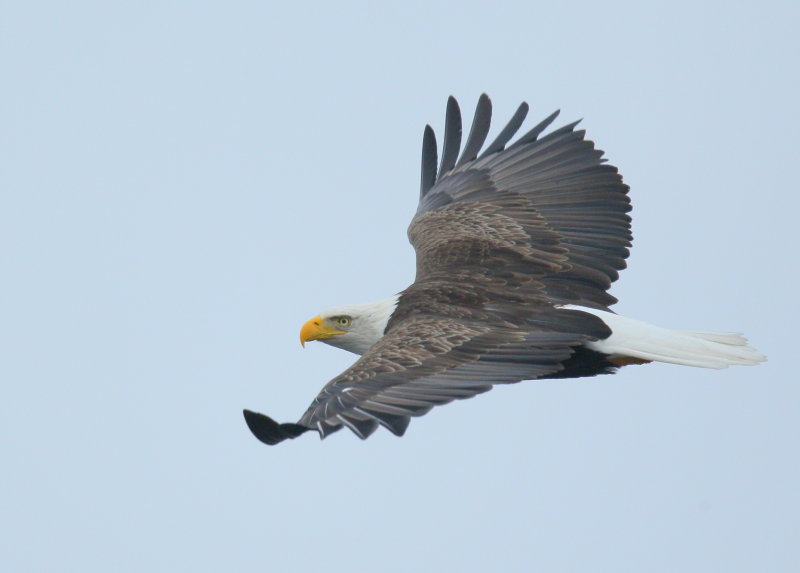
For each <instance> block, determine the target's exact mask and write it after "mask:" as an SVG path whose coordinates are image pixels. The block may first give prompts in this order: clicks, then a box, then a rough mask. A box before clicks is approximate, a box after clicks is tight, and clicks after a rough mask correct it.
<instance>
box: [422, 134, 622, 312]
mask: <svg viewBox="0 0 800 573" xmlns="http://www.w3.org/2000/svg"><path fill="white" fill-rule="evenodd" d="M575 125H576V124H570V125H567V126H564V127H562V128H560V129H558V130H556V131H554V132H552V133H550V134H549V135H546V136H544V137H542V138H541V139H536V138H535V137H536V136H537V133H534V134H533V139H530V138H529V137H528V136H526V137H525V138H523V139H522V140H520V142H517V143H515V144H514V145H512V146H511V147H510V148H509V149H506V150H499V151H497V152H496V153H493V154H489V155H484V156H481V158H480V159H478V160H476V161H472V162H469V163H465V164H463V165H460V166H459V167H458V168H456V169H455V170H453V171H450V172H448V173H443V174H440V177H439V178H438V179H437V181H436V183H435V185H434V186H433V187H432V188H431V189H430V191H429V192H428V193H427V194H426V195H425V196H424V197H423V198H422V199H421V200H420V204H419V208H418V210H417V215H416V216H415V217H414V219H413V220H412V222H411V225H410V227H409V238H410V240H411V243H412V245H413V246H414V247H415V249H416V250H417V270H418V273H417V280H421V279H424V277H425V274H426V273H430V272H435V271H436V270H437V269H438V268H446V267H448V266H450V262H449V261H450V259H449V258H448V255H447V254H446V253H445V252H444V251H436V250H430V249H426V248H421V247H424V245H423V244H422V243H421V242H420V241H419V239H418V238H419V237H426V241H427V242H428V243H430V242H432V241H438V242H439V243H442V244H446V243H453V244H470V245H471V247H472V248H473V249H478V250H482V252H483V253H484V255H485V256H484V257H483V259H482V261H481V262H480V264H483V265H484V266H485V267H486V268H487V269H488V270H489V272H494V271H499V270H500V269H502V268H504V265H503V262H504V261H503V260H502V257H500V258H495V257H493V256H492V255H491V253H490V252H487V251H491V249H492V246H493V245H497V244H501V243H503V242H504V241H506V242H513V243H514V244H515V248H517V249H519V246H520V244H521V243H527V244H528V245H530V246H531V247H532V248H535V249H545V250H546V251H547V253H548V256H547V258H548V259H550V260H549V261H547V262H546V261H542V260H539V261H537V262H534V263H532V264H530V265H529V266H527V272H528V273H529V274H531V275H533V276H536V277H538V278H539V279H540V281H541V285H542V288H543V289H544V292H546V293H547V295H548V297H549V298H550V300H551V301H552V302H553V303H558V304H567V303H572V304H583V305H587V306H594V307H599V308H607V307H608V306H610V305H612V304H613V303H614V302H616V299H615V298H614V297H612V296H611V295H609V294H608V293H607V292H606V290H607V289H608V288H609V286H610V285H611V283H612V282H613V281H614V280H616V279H617V278H618V276H619V271H620V270H621V269H623V268H625V259H626V258H627V256H628V247H630V245H631V240H632V235H631V232H630V217H629V216H628V214H627V213H628V212H629V211H630V200H629V199H628V196H627V192H628V186H627V185H625V184H624V183H622V177H621V176H620V175H619V173H618V172H617V169H616V167H613V166H611V165H608V164H604V159H603V152H602V151H600V150H597V149H595V147H594V143H593V142H591V141H589V140H586V139H585V138H584V135H585V133H584V131H582V130H578V131H576V130H575ZM445 143H446V142H445ZM514 201H516V202H517V205H518V206H519V207H518V208H517V209H516V210H508V209H506V208H505V206H506V205H508V204H510V203H513V202H514ZM492 208H495V212H501V213H502V214H503V216H504V217H506V218H508V219H510V220H508V219H504V220H503V221H502V223H501V224H498V222H497V220H493V221H487V225H485V226H476V225H471V224H464V225H461V226H459V225H458V220H456V219H455V218H454V219H453V220H452V221H451V222H450V224H448V225H441V220H442V219H444V218H445V217H447V216H448V215H450V214H451V213H455V212H457V213H459V215H460V218H461V220H462V221H471V220H474V219H476V218H478V217H480V216H481V215H482V214H485V213H487V212H489V211H491V210H492ZM437 213H438V214H439V215H440V216H438V217H437V216H435V215H434V214H437ZM487 228H488V229H490V231H489V232H488V233H487V232H486V229H487ZM520 231H522V232H524V234H526V235H527V236H522V235H521V234H520ZM479 245H483V247H482V248H481V247H480V246H479ZM557 255H560V256H557ZM420 271H422V273H420Z"/></svg>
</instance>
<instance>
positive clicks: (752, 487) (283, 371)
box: [0, 1, 800, 573]
mask: <svg viewBox="0 0 800 573" xmlns="http://www.w3.org/2000/svg"><path fill="white" fill-rule="evenodd" d="M288 4H289V3H283V4H282V5H280V6H278V5H277V4H276V3H265V2H251V1H232V2H226V3H207V2H159V3H155V2H137V3H132V2H111V3H109V2H80V1H79V2H71V3H61V2H3V3H2V4H0V64H1V65H2V69H3V85H4V87H3V89H2V90H0V126H2V128H0V200H1V201H2V209H0V218H1V219H2V220H1V221H0V261H2V275H0V276H2V281H0V317H2V318H1V319H0V324H2V326H0V348H2V351H1V353H0V357H1V358H0V380H1V384H2V386H1V387H2V399H0V458H1V459H2V472H0V569H2V570H3V571H14V572H38V571H48V572H51V571H59V572H61V571H64V572H71V571H76V572H78V571H79V572H94V571H118V572H128V571H130V572H134V571H136V572H139V571H169V572H175V571H192V572H206V571H208V572H217V571H230V570H243V569H249V570H265V571H298V572H305V571H320V570H324V571H326V572H329V573H337V572H340V571H342V572H344V571H348V572H349V571H371V570H378V571H382V572H387V573H391V572H399V571H461V572H472V571H475V572H479V571H480V572H483V571H507V572H529V571H548V572H556V573H561V572H606V571H608V572H615V573H624V572H639V571H648V572H651V573H660V572H673V571H681V572H684V573H686V572H708V571H725V572H727V573H732V572H750V571H770V572H782V571H793V570H794V567H796V565H797V563H798V561H800V548H799V547H798V543H797V538H798V533H799V532H800V518H798V516H800V493H799V488H798V487H797V484H798V483H800V460H799V459H798V451H797V443H798V439H800V416H798V408H797V404H798V398H800V390H798V376H797V373H796V357H797V350H796V348H795V344H796V341H797V333H796V330H795V328H796V325H797V323H798V318H800V312H798V310H799V309H798V303H797V299H798V297H797V296H796V294H795V293H794V292H793V289H794V288H795V287H794V285H795V284H796V279H797V269H796V261H797V253H796V249H797V247H798V230H797V228H798V225H797V222H796V214H797V212H798V207H800V201H798V188H797V177H796V173H795V170H796V166H797V160H798V155H797V133H798V129H800V122H799V121H798V113H797V102H798V101H800V87H799V83H800V82H799V81H798V80H799V76H798V60H797V55H798V54H800V40H798V35H797V33H796V30H795V23H796V22H797V20H798V17H800V8H798V5H797V3H794V2H758V3H756V2H739V3H733V4H732V3H728V2H680V1H679V2H652V3H640V2H636V3H634V2H629V3H625V2H603V3H598V2H575V3H535V2H527V1H526V2H506V1H499V2H493V3H488V2H486V3H480V4H478V3H473V4H470V3H448V2H436V1H427V2H407V3H403V4H399V3H391V4H390V3H372V2H350V1H343V2H336V3H316V2H305V3H297V4H295V5H291V6H290V5H288ZM556 4H558V5H556ZM482 92H487V93H488V94H489V95H490V96H491V97H492V100H493V103H494V113H495V118H496V124H495V126H494V128H493V130H492V132H491V133H490V136H489V137H490V139H491V138H492V137H493V134H495V133H497V130H498V125H497V124H504V123H505V121H506V120H507V119H508V118H509V117H510V115H511V114H512V113H513V111H514V110H515V109H516V107H517V105H518V104H519V103H520V102H521V101H522V100H525V101H527V102H528V103H529V104H530V105H531V113H530V115H529V120H528V123H527V125H533V122H534V121H538V119H540V118H542V117H544V116H546V115H547V114H549V113H550V112H551V111H553V110H554V109H561V111H562V113H561V117H560V118H559V120H558V122H557V123H559V122H560V124H563V123H567V122H569V121H572V120H576V119H581V118H583V122H582V126H583V127H584V128H585V129H586V130H587V133H588V137H589V138H591V139H593V140H594V141H595V142H596V143H597V145H598V147H600V148H601V149H604V150H605V151H606V153H607V157H608V158H609V160H610V161H611V163H613V164H614V165H616V166H618V167H619V169H620V171H621V173H622V174H623V175H624V178H625V182H626V183H628V184H629V185H630V186H631V197H632V200H633V205H634V210H633V212H632V215H633V218H634V222H633V231H634V236H635V241H634V247H633V249H632V253H631V257H630V258H629V261H628V262H629V266H628V269H627V270H626V271H624V272H623V273H622V276H621V279H620V280H619V281H618V282H617V283H615V285H614V286H613V288H612V291H611V292H612V293H613V294H614V295H615V296H617V297H618V298H619V299H620V302H619V304H618V305H617V306H616V307H615V310H616V311H617V312H619V313H620V314H624V315H627V316H631V317H634V318H638V319H641V320H646V321H649V322H653V323H655V324H659V325H661V326H665V327H671V328H679V329H687V330H703V331H722V332H726V331H739V332H743V333H745V334H746V335H747V336H748V338H749V339H750V341H751V343H752V344H753V346H755V347H756V348H758V349H759V350H760V351H761V352H762V353H764V354H766V355H768V356H769V361H768V362H767V363H765V364H762V365H760V366H757V367H736V368H730V369H727V370H721V371H716V370H705V369H694V368H686V367H680V366H674V365H666V364H653V365H648V366H638V367H633V366H632V367H628V368H626V369H623V370H622V371H621V372H620V373H619V374H617V375H616V376H605V377H597V378H590V379H581V380H560V381H540V382H537V381H531V382H523V383H520V384H516V385H512V386H506V387H500V388H496V389H495V390H493V391H492V392H489V393H488V394H484V395H481V396H479V397H477V398H475V399H472V400H467V401H463V402H458V403H454V404H450V405H448V406H446V407H443V408H437V409H435V410H433V411H432V412H431V413H429V414H428V415H427V416H425V417H423V418H419V419H414V420H412V423H411V425H410V427H409V430H408V432H407V434H406V435H405V436H404V437H403V438H396V437H395V436H393V435H391V434H389V433H388V432H386V431H384V430H379V431H378V432H377V433H376V434H375V435H373V436H372V437H371V438H370V439H369V440H367V441H361V440H359V439H357V438H356V437H355V436H354V435H352V434H349V433H347V432H345V431H343V432H340V433H338V434H335V435H333V436H331V437H330V438H328V439H326V440H324V441H320V440H319V439H318V438H317V437H316V436H315V435H312V434H307V435H305V436H302V437H301V438H299V439H297V440H294V441H291V442H287V443H283V444H281V445H279V446H276V447H273V448H269V447H266V446H264V445H263V444H261V443H259V442H258V441H257V440H256V439H254V438H253V436H252V435H251V434H250V432H249V431H248V430H247V428H246V426H245V424H244V421H243V419H242V413H241V412H242V409H243V408H249V409H253V410H256V411H261V412H264V413H266V414H268V415H270V416H272V417H274V418H276V419H278V420H280V421H287V422H288V421H294V420H296V419H297V418H298V417H299V416H300V415H301V414H302V413H303V411H304V410H305V408H306V407H307V405H308V404H309V403H310V401H311V400H312V399H313V398H314V396H315V395H316V393H317V392H318V390H319V389H320V388H321V387H322V386H323V385H324V384H325V383H326V382H327V381H328V380H330V379H331V378H333V377H334V376H335V375H337V374H338V373H339V372H341V371H342V370H344V369H345V368H346V367H347V366H348V365H349V364H350V363H351V362H352V361H353V359H354V357H353V355H350V354H348V353H345V352H343V351H341V350H337V349H334V348H330V347H327V346H325V345H323V344H309V345H307V347H306V348H305V349H303V348H301V347H300V344H299V340H298V332H299V328H300V326H301V324H302V323H303V322H304V321H305V320H306V319H308V318H310V317H312V316H314V315H315V314H316V313H318V312H319V311H320V310H322V309H324V308H326V307H329V306H333V305H338V304H349V303H358V302H366V301H371V300H377V299H381V298H384V297H387V296H389V295H391V294H394V293H396V292H398V291H400V290H402V289H403V288H405V287H406V286H407V285H408V284H410V283H411V282H412V281H413V275H414V253H413V250H412V249H411V247H410V245H409V244H408V242H407V239H406V235H405V231H406V228H407V226H408V223H409V221H410V219H411V217H412V215H413V213H414V211H415V209H416V202H417V197H418V190H419V157H420V146H421V139H422V132H423V128H424V126H425V124H426V123H430V124H431V125H432V126H433V127H434V128H435V129H436V130H437V132H439V133H441V130H442V127H443V124H444V110H445V103H446V99H447V97H448V96H449V95H451V94H452V95H454V96H456V97H457V98H458V99H459V101H460V102H461V105H462V108H463V109H464V111H465V115H469V114H470V113H471V111H472V109H473V108H474V105H475V102H476V101H477V98H478V96H479V95H480V94H481V93H482Z"/></svg>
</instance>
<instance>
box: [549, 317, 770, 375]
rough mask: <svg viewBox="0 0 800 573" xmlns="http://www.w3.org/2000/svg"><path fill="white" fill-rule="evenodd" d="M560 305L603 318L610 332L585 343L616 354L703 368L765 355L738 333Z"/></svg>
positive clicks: (751, 360)
mask: <svg viewBox="0 0 800 573" xmlns="http://www.w3.org/2000/svg"><path fill="white" fill-rule="evenodd" d="M563 308H568V309H571V310H582V311H583V312H588V313H591V314H593V315H595V316H597V317H599V318H600V319H602V321H603V322H605V323H606V324H607V325H608V327H609V328H610V329H611V336H609V337H608V338H606V339H605V340H598V341H596V342H589V343H587V344H586V346H587V347H588V348H590V349H592V350H596V351H597V352H602V353H603V354H609V355H611V356H612V357H615V358H621V357H633V358H640V359H642V360H653V361H656V362H670V363H672V364H684V365H686V366H700V367H702V368H727V367H728V366H734V365H752V364H758V363H759V362H763V361H765V360H766V359H767V357H766V356H763V355H761V354H759V353H758V352H757V351H756V350H755V349H754V348H751V347H750V346H748V345H747V339H746V338H745V337H744V336H742V335H741V334H738V333H716V332H689V331H686V330H669V329H667V328H661V327H659V326H654V325H652V324H648V323H646V322H642V321H640V320H634V319H632V318H625V317H624V316H619V315H618V314H614V313H612V312H605V311H602V310H596V309H593V308H585V307H582V306H575V305H566V306H564V307H563Z"/></svg>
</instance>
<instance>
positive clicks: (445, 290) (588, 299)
mask: <svg viewBox="0 0 800 573" xmlns="http://www.w3.org/2000/svg"><path fill="white" fill-rule="evenodd" d="M527 109H528V108H527V105H526V104H522V105H521V106H520V107H519V109H518V110H517V113H516V114H515V115H514V117H513V118H512V119H511V121H510V122H509V123H508V125H507V126H506V127H505V128H504V129H503V130H502V131H501V133H500V134H499V135H498V136H497V137H496V138H495V140H494V141H493V142H492V143H491V144H490V145H489V146H488V147H487V148H486V150H484V152H483V154H482V155H480V156H478V154H479V153H480V150H481V148H482V147H483V143H484V141H485V139H486V136H487V134H488V131H489V120H490V117H491V102H490V101H489V98H488V97H486V96H485V95H483V96H481V98H480V100H479V102H478V108H477V110H476V115H475V119H474V121H473V125H472V129H471V130H470V134H469V136H468V138H467V142H466V144H465V146H464V151H463V153H462V155H461V158H460V159H459V148H460V143H461V113H460V111H459V108H458V104H457V103H456V101H455V99H453V98H450V100H449V101H448V108H447V121H446V126H445V140H444V146H443V151H442V158H441V165H440V166H439V169H438V175H437V165H436V164H437V154H436V139H435V136H434V133H433V130H432V129H431V128H430V126H428V127H426V129H425V135H424V139H423V157H422V177H421V190H420V195H421V197H420V204H419V209H418V211H417V215H416V216H415V217H414V219H413V221H412V222H411V226H410V227H409V238H410V240H411V243H412V245H414V247H415V249H416V251H417V278H416V281H415V283H414V284H413V285H411V287H409V288H408V289H406V290H405V291H404V292H403V293H402V295H401V297H400V300H399V303H398V306H397V309H396V310H395V312H394V314H393V315H392V318H391V319H390V321H389V324H388V325H387V328H386V332H385V334H384V336H383V338H382V339H381V340H380V341H378V342H377V343H376V344H375V345H374V346H373V347H372V348H371V349H370V350H369V351H368V352H367V353H366V354H364V355H363V356H362V357H361V358H360V359H359V360H358V361H357V362H356V363H355V364H354V365H353V366H352V367H350V368H349V369H347V370H346V371H345V372H343V373H342V374H341V375H339V376H337V377H336V378H334V379H333V380H332V381H331V382H329V383H328V384H327V385H326V386H325V387H324V388H323V389H322V391H321V392H320V393H319V395H318V396H317V398H316V399H315V400H314V401H313V402H312V404H311V406H310V407H309V408H308V410H307V411H306V413H305V414H304V415H303V416H302V417H301V418H300V420H299V421H298V423H297V424H279V423H277V422H275V421H273V420H272V419H270V418H268V417H266V416H263V415H262V414H255V413H253V412H249V411H245V418H246V419H247V423H248V426H249V427H250V429H251V430H252V431H253V433H254V434H255V435H256V436H257V437H258V438H259V439H260V440H261V441H263V442H265V443H268V444H274V443H278V442H280V441H282V440H284V439H287V438H294V437H296V436H298V435H300V434H302V433H303V432H305V431H308V430H317V431H318V432H319V433H320V435H321V436H322V437H325V436H326V435H328V434H330V433H332V432H334V431H337V430H339V429H341V428H342V427H343V426H347V427H348V428H350V429H351V430H352V431H353V432H355V433H356V434H357V435H359V436H360V437H362V438H366V437H367V436H369V435H370V434H371V433H372V432H374V431H375V429H377V427H378V425H383V426H385V427H386V428H388V429H389V430H391V431H392V432H394V433H395V434H398V435H401V434H403V432H404V431H405V429H406V427H407V426H408V423H409V419H410V417H411V416H421V415H423V414H425V413H426V412H428V411H429V410H430V409H431V408H432V407H434V406H437V405H441V404H446V403H448V402H450V401H452V400H456V399H464V398H469V397H471V396H474V395H475V394H478V393H481V392H485V391H487V390H489V389H490V388H491V387H492V385H494V384H506V383H512V382H519V381H521V380H531V379H536V378H543V377H560V376H564V375H569V374H570V373H571V372H572V370H571V369H570V368H567V367H568V366H572V364H573V363H574V362H575V361H576V359H581V360H583V359H584V358H585V356H583V355H576V352H585V351H583V350H580V349H581V346H582V345H583V343H584V342H586V341H588V340H598V339H603V338H606V337H608V336H609V335H610V331H609V330H608V327H607V326H606V325H605V324H604V323H603V322H602V321H601V320H600V319H598V318H597V317H595V316H593V315H591V314H588V313H584V312H580V311H573V310H563V309H558V308H555V305H557V304H565V303H578V304H584V305H588V306H594V307H600V308H605V307H607V306H608V305H610V304H612V303H613V302H614V301H615V299H614V298H613V297H611V296H610V295H608V294H607V293H606V292H605V291H606V289H607V288H608V286H609V285H610V284H611V282H612V281H613V280H615V279H616V278H617V271H619V270H620V269H622V268H624V266H625V258H626V257H627V255H628V250H627V247H629V246H630V241H631V235H630V218H629V217H628V215H627V212H628V211H629V210H630V204H629V201H628V198H627V195H626V193H627V189H628V188H627V186H625V185H624V184H623V183H622V179H621V177H620V176H619V175H618V174H617V170H616V168H614V167H611V166H609V165H603V160H602V158H601V157H602V152H600V151H597V150H595V149H594V146H593V144H592V143H591V142H590V141H586V140H584V138H583V131H575V130H574V128H575V124H571V125H568V126H566V127H563V128H561V129H559V130H556V131H554V132H552V133H551V134H549V135H547V136H545V137H543V138H542V139H538V137H539V135H540V134H541V133H542V131H543V130H544V129H546V127H547V126H548V125H549V124H550V123H551V122H552V121H553V119H555V117H556V114H553V115H551V116H550V117H548V118H546V119H545V120H544V121H542V122H541V123H540V124H538V125H537V126H535V127H534V128H533V129H531V130H530V131H529V132H528V133H527V134H525V135H524V136H522V137H521V138H520V139H519V140H517V142H515V143H514V144H512V145H511V146H510V147H508V148H507V149H506V146H507V144H508V142H509V141H510V140H511V138H512V137H513V136H514V134H515V133H516V131H517V130H518V129H519V127H520V125H521V124H522V121H523V120H524V118H525V115H526V113H527ZM594 360H597V362H596V363H594V364H592V369H589V370H587V369H586V367H585V366H582V368H583V370H582V375H585V374H586V373H588V374H597V373H602V372H608V371H611V369H612V368H613V366H612V365H610V364H609V363H605V362H603V361H602V360H598V359H597V357H594ZM565 368H567V369H566V370H565Z"/></svg>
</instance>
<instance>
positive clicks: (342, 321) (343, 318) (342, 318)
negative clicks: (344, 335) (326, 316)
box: [336, 316, 350, 328]
mask: <svg viewBox="0 0 800 573" xmlns="http://www.w3.org/2000/svg"><path fill="white" fill-rule="evenodd" d="M336 324H338V325H339V326H343V327H345V328H347V327H348V326H350V319H349V318H348V317H346V316H340V317H339V318H337V319H336Z"/></svg>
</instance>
